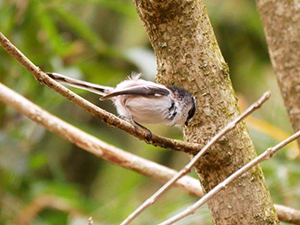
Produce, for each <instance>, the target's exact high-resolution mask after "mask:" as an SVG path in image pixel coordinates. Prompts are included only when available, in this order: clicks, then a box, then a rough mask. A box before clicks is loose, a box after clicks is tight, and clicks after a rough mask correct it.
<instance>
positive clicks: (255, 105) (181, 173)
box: [121, 91, 271, 225]
mask: <svg viewBox="0 0 300 225" xmlns="http://www.w3.org/2000/svg"><path fill="white" fill-rule="evenodd" d="M270 96H271V92H270V91H267V92H265V93H264V94H263V95H262V97H261V98H260V99H259V100H258V101H256V102H255V103H253V104H252V105H251V106H250V107H249V108H248V109H246V110H245V111H244V112H243V113H242V114H241V115H240V116H238V117H237V118H235V119H234V120H233V121H232V122H230V123H229V124H227V125H226V126H225V127H224V128H223V129H222V130H221V131H220V132H219V133H218V134H216V135H215V136H214V137H213V138H212V139H211V140H210V141H209V142H208V143H207V144H206V145H205V146H204V147H203V148H202V149H201V150H200V151H199V152H198V153H197V154H196V155H195V156H194V158H193V159H192V160H191V161H190V162H189V163H188V164H187V165H186V166H185V167H184V168H183V169H182V170H180V171H179V172H178V173H177V174H176V175H175V176H174V177H172V179H170V180H169V181H168V182H167V183H166V184H165V185H164V186H162V187H161V188H160V189H159V190H158V191H157V192H156V193H154V194H153V195H152V196H151V197H150V198H148V199H147V200H146V201H145V202H144V203H143V204H142V205H140V206H139V207H138V208H137V209H136V210H135V211H134V212H133V213H131V214H130V215H129V216H128V217H127V218H126V219H125V220H124V221H123V222H122V223H121V225H126V224H129V223H130V222H131V221H133V220H134V219H135V218H136V217H137V216H138V215H139V214H141V213H142V212H143V211H144V210H145V209H146V208H148V207H149V206H150V205H152V204H154V203H155V202H156V201H157V200H158V198H159V197H160V196H162V195H163V193H165V192H166V191H167V190H169V189H170V187H171V186H172V185H173V184H174V183H175V182H176V181H177V180H178V179H180V178H181V177H183V176H184V175H185V174H187V173H188V172H189V171H190V170H191V169H192V167H193V166H194V165H195V164H196V163H197V162H198V160H199V159H200V157H201V156H203V155H204V154H205V153H206V152H207V150H208V149H209V148H210V147H211V146H212V145H213V144H215V143H216V142H217V141H218V140H219V139H220V138H221V137H223V136H224V135H225V134H227V133H228V132H229V131H231V130H233V129H234V128H235V127H236V126H237V124H238V123H239V122H241V121H242V120H243V119H245V118H246V117H247V116H248V115H250V114H251V113H253V112H254V111H255V110H256V109H258V108H260V107H261V105H262V104H263V103H264V102H266V101H267V100H268V99H269V98H270Z"/></svg>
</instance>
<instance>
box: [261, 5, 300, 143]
mask: <svg viewBox="0 0 300 225" xmlns="http://www.w3.org/2000/svg"><path fill="white" fill-rule="evenodd" d="M257 6H258V11H259V13H260V15H261V18H262V22H263V26H264V31H265V35H266V39H267V43H268V49H269V53H270V58H271V62H272V66H273V68H274V71H275V74H276V76H277V81H278V84H279V87H280V89H281V94H282V97H283V100H284V104H285V107H286V110H287V113H288V115H289V118H290V121H291V124H292V127H293V129H294V131H295V132H296V131H298V130H300V2H299V0H295V1H292V0H257ZM298 146H300V140H299V139H298Z"/></svg>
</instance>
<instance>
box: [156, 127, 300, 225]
mask: <svg viewBox="0 0 300 225" xmlns="http://www.w3.org/2000/svg"><path fill="white" fill-rule="evenodd" d="M299 137H300V131H298V132H296V133H295V134H293V135H292V136H290V137H288V138H287V139H285V140H283V141H282V142H280V143H279V144H277V145H275V146H274V147H271V148H268V149H267V150H266V151H265V152H264V153H263V154H261V155H260V156H258V157H256V158H255V159H253V160H251V161H250V162H249V163H247V164H246V165H245V166H243V167H242V168H240V169H239V170H237V171H235V172H234V173H233V174H231V175H230V176H229V177H228V178H226V179H225V180H224V181H223V182H221V183H220V184H218V185H217V186H216V187H214V188H213V189H212V190H211V191H210V192H208V193H207V194H206V195H204V196H203V198H201V199H200V200H199V201H197V202H196V203H195V204H193V205H192V206H190V207H188V208H187V209H186V210H185V211H183V212H181V213H179V214H177V215H175V216H174V217H172V218H170V219H168V220H166V221H164V222H162V223H160V225H169V224H173V223H175V222H177V221H179V220H181V219H183V218H185V217H187V216H188V215H191V214H193V213H195V212H196V210H197V209H199V208H200V207H201V206H202V205H204V204H205V203H206V202H207V201H208V200H210V199H211V198H212V197H214V196H215V195H216V194H217V193H219V192H220V191H221V190H223V189H225V188H226V187H228V185H229V184H230V183H231V182H232V181H234V180H236V179H237V178H239V177H240V176H241V175H243V174H244V173H246V172H247V171H249V170H250V169H252V168H253V167H255V166H257V165H258V164H259V163H261V162H263V161H266V160H268V159H270V158H271V157H273V155H274V154H275V153H276V152H277V151H278V150H279V149H282V148H283V147H284V146H286V145H287V144H289V143H290V142H292V141H294V140H296V139H297V138H299Z"/></svg>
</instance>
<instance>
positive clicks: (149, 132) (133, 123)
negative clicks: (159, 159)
mask: <svg viewBox="0 0 300 225" xmlns="http://www.w3.org/2000/svg"><path fill="white" fill-rule="evenodd" d="M125 108H126V110H127V112H128V114H129V118H127V119H128V120H129V121H130V122H131V124H132V125H133V126H134V128H135V129H136V130H137V131H138V130H139V129H141V128H142V129H143V130H145V131H146V132H147V133H148V135H147V138H146V139H147V140H148V141H150V140H151V139H152V132H151V131H150V130H149V129H148V128H146V127H144V126H143V125H141V124H139V123H138V122H136V121H134V119H133V117H132V115H131V112H130V110H129V108H128V106H127V105H125Z"/></svg>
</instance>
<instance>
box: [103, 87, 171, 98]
mask: <svg viewBox="0 0 300 225" xmlns="http://www.w3.org/2000/svg"><path fill="white" fill-rule="evenodd" d="M169 94H170V91H169V90H168V89H167V88H164V87H159V86H146V85H139V86H134V87H129V88H125V89H122V90H115V91H113V92H111V93H109V94H107V95H105V96H103V97H102V98H100V100H105V99H109V98H112V97H115V96H118V95H152V96H167V95H169Z"/></svg>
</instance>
